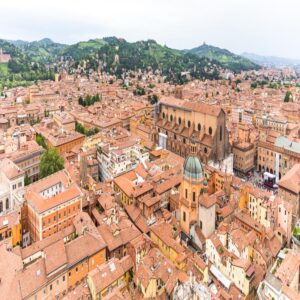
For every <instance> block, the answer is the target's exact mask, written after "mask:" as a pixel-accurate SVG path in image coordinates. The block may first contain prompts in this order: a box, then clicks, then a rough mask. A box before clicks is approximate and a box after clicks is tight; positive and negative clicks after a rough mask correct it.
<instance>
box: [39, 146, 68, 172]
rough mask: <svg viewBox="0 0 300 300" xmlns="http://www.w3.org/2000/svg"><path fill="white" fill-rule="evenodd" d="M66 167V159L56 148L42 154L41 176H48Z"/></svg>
mask: <svg viewBox="0 0 300 300" xmlns="http://www.w3.org/2000/svg"><path fill="white" fill-rule="evenodd" d="M63 168H64V160H63V158H62V157H61V156H60V155H59V154H58V152H57V150H56V149H55V148H50V149H48V150H47V151H46V152H45V153H44V154H43V156H42V158H41V162H40V176H41V178H44V177H47V176H49V175H51V174H53V173H55V172H58V171H60V170H62V169H63Z"/></svg>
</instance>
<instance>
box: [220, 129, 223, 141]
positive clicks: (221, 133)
mask: <svg viewBox="0 0 300 300" xmlns="http://www.w3.org/2000/svg"><path fill="white" fill-rule="evenodd" d="M222 131H223V128H222V126H220V141H222V135H223V132H222Z"/></svg>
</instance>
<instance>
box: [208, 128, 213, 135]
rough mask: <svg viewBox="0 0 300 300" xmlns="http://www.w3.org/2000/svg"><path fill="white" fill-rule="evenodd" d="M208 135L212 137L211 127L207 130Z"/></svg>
mask: <svg viewBox="0 0 300 300" xmlns="http://www.w3.org/2000/svg"><path fill="white" fill-rule="evenodd" d="M208 133H209V135H212V128H211V127H209V128H208Z"/></svg>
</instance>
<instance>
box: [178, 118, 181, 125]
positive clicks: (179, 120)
mask: <svg viewBox="0 0 300 300" xmlns="http://www.w3.org/2000/svg"><path fill="white" fill-rule="evenodd" d="M178 124H179V125H181V118H180V117H179V119H178Z"/></svg>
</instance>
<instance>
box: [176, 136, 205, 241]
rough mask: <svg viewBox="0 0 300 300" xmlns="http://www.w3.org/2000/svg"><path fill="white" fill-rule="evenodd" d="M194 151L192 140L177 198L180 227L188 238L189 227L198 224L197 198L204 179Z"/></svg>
mask: <svg viewBox="0 0 300 300" xmlns="http://www.w3.org/2000/svg"><path fill="white" fill-rule="evenodd" d="M196 151H197V148H196V144H195V141H194V139H192V143H191V151H190V155H189V156H188V157H187V158H186V160H185V162H184V167H183V180H182V183H181V187H180V197H179V210H180V226H181V228H182V230H183V231H184V233H186V234H187V235H189V236H190V229H191V226H192V225H193V224H195V223H197V222H198V198H199V196H200V194H201V191H202V188H203V181H204V179H205V177H204V171H203V168H202V165H201V162H200V160H199V158H198V157H197V155H196Z"/></svg>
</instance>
